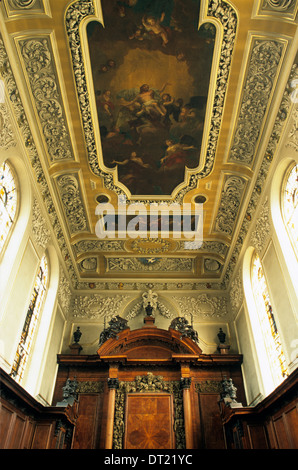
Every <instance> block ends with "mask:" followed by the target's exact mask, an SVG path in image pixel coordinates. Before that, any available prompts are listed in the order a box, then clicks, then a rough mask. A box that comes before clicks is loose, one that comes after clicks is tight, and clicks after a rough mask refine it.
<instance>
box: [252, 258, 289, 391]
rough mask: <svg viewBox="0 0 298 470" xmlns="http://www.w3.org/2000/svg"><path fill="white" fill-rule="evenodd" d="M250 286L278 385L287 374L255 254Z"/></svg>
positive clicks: (271, 310) (264, 283)
mask: <svg viewBox="0 0 298 470" xmlns="http://www.w3.org/2000/svg"><path fill="white" fill-rule="evenodd" d="M252 288H253V293H254V296H255V301H256V306H257V313H258V319H259V322H260V327H261V332H262V337H263V340H264V344H265V348H266V351H267V356H268V363H269V365H270V368H271V372H272V377H273V379H274V382H275V384H276V385H279V384H280V383H281V382H282V380H283V379H284V378H285V377H286V376H287V375H288V372H287V367H286V360H285V356H284V353H283V349H282V345H281V341H280V336H279V333H278V329H277V325H276V321H275V317H274V313H273V309H272V305H271V301H270V298H269V292H268V288H267V283H266V279H265V276H264V273H263V269H262V265H261V261H260V258H259V256H258V255H257V254H255V256H254V258H253V260H252Z"/></svg>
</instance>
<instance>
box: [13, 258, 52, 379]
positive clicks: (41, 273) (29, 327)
mask: <svg viewBox="0 0 298 470" xmlns="http://www.w3.org/2000/svg"><path fill="white" fill-rule="evenodd" d="M47 284H48V261H47V257H46V255H44V256H43V258H42V260H41V263H40V266H39V270H38V273H37V276H36V279H35V283H34V288H33V292H32V294H31V299H30V304H29V308H28V311H27V315H26V319H25V322H24V326H23V330H22V334H21V338H20V341H19V344H18V347H17V352H16V355H15V359H14V363H13V366H12V370H11V373H10V375H11V376H12V377H14V379H15V380H16V381H17V382H21V381H22V378H23V376H24V371H25V368H26V365H27V363H28V358H29V354H30V352H31V348H32V343H33V339H34V333H35V331H36V327H37V323H38V319H39V316H40V313H41V310H42V307H43V303H44V299H45V294H46V290H47Z"/></svg>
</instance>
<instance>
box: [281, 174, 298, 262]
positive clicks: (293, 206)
mask: <svg viewBox="0 0 298 470" xmlns="http://www.w3.org/2000/svg"><path fill="white" fill-rule="evenodd" d="M283 216H284V221H285V224H286V228H287V231H288V234H289V236H290V239H291V242H292V244H293V247H294V250H295V252H296V254H297V253H298V165H295V166H294V167H293V168H292V170H291V171H290V173H289V176H288V179H287V182H286V185H285V189H284V194H283Z"/></svg>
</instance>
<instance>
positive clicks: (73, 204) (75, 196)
mask: <svg viewBox="0 0 298 470" xmlns="http://www.w3.org/2000/svg"><path fill="white" fill-rule="evenodd" d="M57 184H58V188H59V192H60V195H61V201H62V204H63V209H64V212H65V215H66V218H67V220H68V223H69V228H70V230H71V232H82V231H84V230H87V229H88V224H87V217H86V214H85V209H84V206H83V203H82V195H81V192H80V184H79V181H78V177H77V176H76V175H62V176H59V177H58V178H57Z"/></svg>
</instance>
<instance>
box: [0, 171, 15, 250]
mask: <svg viewBox="0 0 298 470" xmlns="http://www.w3.org/2000/svg"><path fill="white" fill-rule="evenodd" d="M16 211H17V189H16V182H15V179H14V176H13V173H12V170H11V168H10V166H9V164H8V163H7V162H4V163H3V165H2V166H1V167H0V253H1V251H2V249H3V247H4V243H5V241H6V239H7V237H8V235H9V232H10V229H11V227H12V224H13V221H14V218H15V215H16Z"/></svg>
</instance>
